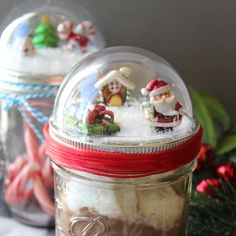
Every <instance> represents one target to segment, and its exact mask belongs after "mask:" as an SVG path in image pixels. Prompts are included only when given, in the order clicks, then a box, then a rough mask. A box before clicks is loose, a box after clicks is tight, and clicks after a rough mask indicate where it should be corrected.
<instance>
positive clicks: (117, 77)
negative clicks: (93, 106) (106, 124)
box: [95, 67, 135, 106]
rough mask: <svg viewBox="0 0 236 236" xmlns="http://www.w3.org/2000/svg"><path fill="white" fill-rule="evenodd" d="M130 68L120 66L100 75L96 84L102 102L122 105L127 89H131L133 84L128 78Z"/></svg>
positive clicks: (125, 98)
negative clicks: (99, 90) (102, 75)
mask: <svg viewBox="0 0 236 236" xmlns="http://www.w3.org/2000/svg"><path fill="white" fill-rule="evenodd" d="M131 73H132V70H131V69H130V68H128V67H121V68H120V69H119V70H112V71H110V72H108V73H107V74H106V75H105V76H104V77H102V78H101V79H100V80H99V81H98V82H97V83H96V84H95V87H96V88H100V89H101V92H102V97H103V102H104V103H105V105H109V106H122V105H124V103H125V102H126V100H127V92H128V90H133V89H134V88H135V84H134V83H133V82H131V81H130V80H129V77H130V75H131Z"/></svg>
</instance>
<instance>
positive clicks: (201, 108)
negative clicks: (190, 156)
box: [190, 89, 217, 147]
mask: <svg viewBox="0 0 236 236" xmlns="http://www.w3.org/2000/svg"><path fill="white" fill-rule="evenodd" d="M190 95H191V99H192V104H193V110H194V114H195V117H196V118H197V120H198V121H199V122H200V124H201V125H202V127H203V130H204V131H203V142H204V143H207V144H209V145H211V146H212V147H216V143H217V135H216V129H215V126H214V122H213V119H212V116H211V114H210V112H209V109H208V108H207V106H206V105H205V102H204V100H203V98H202V96H201V95H200V93H198V92H197V91H196V90H194V89H190Z"/></svg>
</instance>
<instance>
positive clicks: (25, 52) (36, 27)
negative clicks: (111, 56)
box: [0, 0, 105, 76]
mask: <svg viewBox="0 0 236 236" xmlns="http://www.w3.org/2000/svg"><path fill="white" fill-rule="evenodd" d="M1 30H2V34H1V38H0V67H1V70H8V71H12V72H13V73H14V72H17V73H18V74H28V75H29V74H33V75H35V74H39V75H45V74H46V75H53V76H61V75H65V74H66V73H67V72H68V71H69V69H71V67H72V66H73V65H74V64H75V63H76V62H77V61H78V60H79V59H80V58H81V57H83V56H85V55H87V54H89V53H92V52H94V51H97V50H99V49H100V48H103V47H104V44H105V43H104V39H103V37H102V35H101V33H100V32H99V30H98V29H97V27H96V25H95V23H94V20H93V19H92V17H91V16H90V14H89V13H88V12H87V11H86V10H85V9H84V8H82V7H81V6H80V5H78V4H76V3H75V2H73V1H70V0H69V1H68V0H64V1H60V0H58V1H56V0H52V1H50V0H48V1H47V0H46V1H45V0H37V1H33V0H30V1H25V2H23V3H22V4H20V5H18V6H17V8H16V9H13V10H12V11H11V12H10V14H9V15H8V17H7V18H6V20H5V22H4V23H3V24H2V27H1Z"/></svg>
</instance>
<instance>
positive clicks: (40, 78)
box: [0, 0, 105, 227]
mask: <svg viewBox="0 0 236 236" xmlns="http://www.w3.org/2000/svg"><path fill="white" fill-rule="evenodd" d="M104 44H105V43H104V39H103V37H102V35H101V33H100V32H99V30H98V29H97V27H96V26H95V25H94V22H93V20H92V19H91V16H90V14H89V13H88V12H87V11H86V10H85V9H84V8H82V7H81V6H80V5H77V4H76V3H74V2H73V1H70V0H68V1H57V0H53V1H44V0H38V1H33V0H30V1H25V2H24V3H22V4H20V5H19V6H18V7H17V8H15V9H13V10H12V12H10V14H9V16H8V17H7V18H6V20H5V22H4V23H3V25H2V34H1V39H0V109H1V111H0V126H1V127H0V130H1V141H2V145H3V150H4V155H2V156H4V157H5V158H4V159H5V164H4V166H5V168H4V199H5V202H6V204H7V205H8V206H9V208H10V211H11V213H12V215H13V217H15V218H16V219H17V220H19V221H20V222H22V223H25V224H29V225H32V226H38V227H47V226H53V225H54V213H55V207H54V199H53V196H54V180H53V178H54V176H53V175H54V173H53V169H52V167H51V163H50V160H49V159H48V158H47V157H46V155H45V143H44V137H43V132H42V129H43V126H44V125H45V124H46V123H47V121H48V117H49V114H50V112H51V110H52V108H53V103H54V99H55V96H56V93H57V91H58V88H59V86H60V84H61V82H62V80H63V79H64V76H65V74H66V73H67V72H68V71H69V70H70V68H71V67H72V66H73V65H74V64H75V63H76V62H77V61H78V60H79V59H81V58H82V57H84V56H86V55H88V54H90V53H92V52H95V51H97V50H99V49H100V48H103V47H104ZM2 156H1V158H0V160H2V159H3V157H2Z"/></svg>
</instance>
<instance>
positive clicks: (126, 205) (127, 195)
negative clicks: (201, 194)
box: [65, 180, 185, 230]
mask: <svg viewBox="0 0 236 236" xmlns="http://www.w3.org/2000/svg"><path fill="white" fill-rule="evenodd" d="M65 196H66V198H65V199H66V204H67V206H68V208H69V210H70V211H73V212H75V213H76V212H79V210H80V209H82V208H84V207H86V208H88V209H90V210H91V211H94V210H95V211H97V212H98V213H99V214H101V215H104V216H107V217H109V218H113V219H117V220H124V221H130V222H133V221H138V220H142V221H143V222H146V223H147V224H149V225H150V226H152V227H154V228H156V229H161V228H165V229H166V230H169V229H171V228H173V227H174V226H175V225H176V224H178V223H179V221H180V220H181V217H182V214H183V211H184V203H185V199H184V198H183V197H180V196H179V195H178V194H177V193H176V192H175V191H174V190H173V189H172V188H171V187H161V188H152V189H146V190H136V191H135V190H134V189H125V188H123V189H122V188H112V187H110V188H109V187H108V186H106V187H103V188H102V187H101V186H95V185H87V184H86V183H82V182H81V183H78V182H74V181H72V180H71V181H69V182H68V183H67V188H66V192H65Z"/></svg>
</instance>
